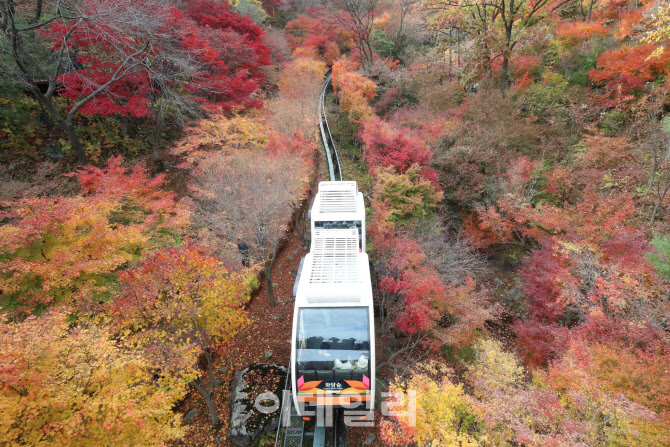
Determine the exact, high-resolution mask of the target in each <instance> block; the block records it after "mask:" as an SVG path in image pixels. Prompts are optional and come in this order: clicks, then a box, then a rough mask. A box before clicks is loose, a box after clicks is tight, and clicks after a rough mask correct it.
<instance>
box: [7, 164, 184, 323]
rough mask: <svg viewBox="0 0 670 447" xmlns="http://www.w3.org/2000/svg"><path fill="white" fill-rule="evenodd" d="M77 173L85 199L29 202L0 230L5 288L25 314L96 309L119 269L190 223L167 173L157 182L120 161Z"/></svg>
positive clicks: (24, 201) (22, 203)
mask: <svg viewBox="0 0 670 447" xmlns="http://www.w3.org/2000/svg"><path fill="white" fill-rule="evenodd" d="M72 175H73V176H74V177H75V178H76V179H77V180H78V182H79V185H80V188H81V194H80V195H77V196H72V197H59V196H56V197H46V198H39V197H30V198H25V199H22V200H21V201H19V202H18V203H17V204H16V206H15V207H14V208H13V211H14V213H15V220H13V221H11V222H10V223H8V224H7V225H4V226H2V227H0V235H1V236H0V256H2V259H3V267H2V273H1V275H0V285H1V287H2V289H3V293H5V294H8V296H10V297H13V298H12V300H13V301H15V304H14V306H19V307H24V310H25V309H28V310H31V309H33V308H34V307H36V306H37V307H44V306H48V305H51V304H54V303H57V302H63V301H70V300H74V301H75V302H76V304H77V306H81V307H82V308H87V307H89V306H94V307H95V306H96V305H97V304H96V303H98V301H99V300H101V299H102V300H104V299H105V297H107V296H109V293H110V286H111V285H112V284H113V282H114V275H113V272H114V271H115V270H117V269H119V268H121V267H123V266H125V265H127V264H128V263H130V262H131V261H133V260H135V259H137V258H139V257H141V256H142V254H143V252H144V251H145V250H151V249H154V248H156V247H158V246H160V245H162V244H164V243H166V242H168V241H170V240H174V231H175V230H178V229H179V228H181V227H182V226H183V225H184V224H185V221H186V215H185V214H184V212H183V210H182V209H181V208H180V206H179V205H178V203H177V202H176V201H175V196H174V194H173V193H171V192H166V191H164V190H163V189H162V186H163V184H164V181H165V175H159V176H157V177H154V178H151V177H150V176H149V175H148V172H147V170H146V167H145V166H144V165H143V164H138V165H135V167H134V168H133V169H132V170H128V169H126V168H125V167H124V166H123V163H122V159H121V158H120V157H117V158H112V159H110V160H109V161H108V163H107V166H106V167H105V168H104V169H100V168H96V167H92V166H89V167H87V168H85V169H82V170H80V171H78V172H76V173H74V174H72Z"/></svg>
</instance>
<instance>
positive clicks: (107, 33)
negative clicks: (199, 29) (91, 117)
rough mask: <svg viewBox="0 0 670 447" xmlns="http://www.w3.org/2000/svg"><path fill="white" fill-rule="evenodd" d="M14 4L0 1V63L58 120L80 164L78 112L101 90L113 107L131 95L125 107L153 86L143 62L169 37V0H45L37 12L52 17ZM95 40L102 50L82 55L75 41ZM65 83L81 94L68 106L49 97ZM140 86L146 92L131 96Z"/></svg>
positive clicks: (82, 158) (85, 43)
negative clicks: (33, 15) (34, 15)
mask: <svg viewBox="0 0 670 447" xmlns="http://www.w3.org/2000/svg"><path fill="white" fill-rule="evenodd" d="M17 6H18V5H16V4H15V2H14V0H6V1H2V2H0V29H1V30H2V32H3V34H4V35H5V36H6V38H5V39H3V40H2V42H1V43H0V45H1V48H2V52H3V53H4V54H7V55H10V58H8V59H5V58H3V59H1V62H0V70H1V72H2V73H3V74H4V75H5V76H8V77H10V78H11V79H13V80H14V82H16V83H18V84H19V85H21V86H22V87H23V88H25V89H27V90H28V91H30V93H31V94H32V96H33V97H34V98H35V99H36V100H37V101H38V102H39V103H40V105H41V107H42V108H43V109H44V110H45V111H46V112H47V113H48V114H49V116H50V117H51V118H52V119H53V120H54V121H55V122H56V123H57V124H58V125H59V126H60V127H62V129H63V130H64V131H65V133H66V134H67V136H68V139H69V141H70V145H71V146H72V149H73V150H74V152H75V154H76V155H77V161H78V162H79V164H80V165H84V164H86V163H87V161H88V159H87V156H86V151H85V149H84V147H83V145H82V143H81V140H80V138H79V135H78V134H77V131H76V129H75V123H74V120H75V117H76V115H77V113H78V112H80V111H81V109H82V108H85V107H87V106H88V107H91V101H94V100H96V99H97V98H101V97H104V98H107V99H109V100H110V102H109V104H116V105H117V107H119V104H120V103H121V102H122V101H119V102H116V101H114V99H116V100H118V99H119V98H120V97H124V98H125V99H126V101H130V103H129V104H125V105H124V106H123V107H127V108H128V109H132V108H133V107H134V106H136V105H140V106H141V105H142V102H145V101H147V99H146V97H145V95H143V94H142V93H146V92H147V89H151V85H150V84H149V83H148V82H143V81H144V79H145V78H147V72H146V70H145V68H146V66H147V64H148V61H149V57H150V55H151V54H152V52H154V51H155V48H160V47H161V45H160V41H161V40H162V39H163V38H167V34H166V32H165V31H166V30H165V28H164V26H165V19H166V18H167V17H168V16H169V14H168V9H169V7H168V6H167V5H160V4H158V3H154V2H151V1H144V2H141V3H137V2H130V1H123V2H120V3H116V4H115V5H114V6H113V7H111V6H110V5H109V4H107V3H105V2H99V1H88V2H53V3H52V2H49V3H47V4H45V5H44V7H45V9H44V10H43V11H42V15H43V16H44V17H49V18H48V19H46V20H41V21H38V22H35V23H30V20H29V19H27V18H25V17H23V16H22V15H21V13H19V11H21V10H22V9H20V8H18V7H17ZM46 7H48V8H49V9H48V11H47V10H46ZM154 45H155V46H154ZM49 46H51V48H49ZM92 46H95V47H96V50H98V51H100V53H98V54H93V53H90V52H89V53H82V54H79V48H80V47H83V48H85V49H87V48H90V47H92ZM48 49H50V50H51V51H47V50H48ZM103 54H104V55H103ZM164 58H165V59H167V60H166V62H168V61H169V59H170V57H169V56H168V55H164ZM38 81H39V82H46V83H47V85H48V87H47V89H46V91H43V90H40V87H39V85H38ZM63 86H64V88H65V90H68V89H72V88H74V89H75V90H76V91H78V93H79V94H78V95H74V96H72V97H71V99H72V102H71V103H70V105H69V107H68V108H67V110H66V111H61V110H59V109H58V107H57V106H56V104H55V103H54V96H55V95H56V93H57V92H58V91H59V90H62V89H63ZM137 87H139V88H140V89H143V91H141V92H135V91H133V92H132V93H133V94H132V95H129V93H130V91H132V89H133V88H137ZM103 92H107V95H102V93H103ZM119 95H120V96H119ZM66 96H67V95H66ZM138 102H139V104H138ZM99 111H104V109H99Z"/></svg>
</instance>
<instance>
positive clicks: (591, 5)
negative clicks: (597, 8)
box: [586, 0, 593, 23]
mask: <svg viewBox="0 0 670 447" xmlns="http://www.w3.org/2000/svg"><path fill="white" fill-rule="evenodd" d="M592 12H593V0H589V16H588V17H587V18H586V23H591V13H592Z"/></svg>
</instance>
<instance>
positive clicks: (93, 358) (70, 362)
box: [0, 311, 185, 447]
mask: <svg viewBox="0 0 670 447" xmlns="http://www.w3.org/2000/svg"><path fill="white" fill-rule="evenodd" d="M0 345H1V346H2V352H0V364H2V365H3V367H2V368H0V384H2V386H1V387H0V444H1V445H29V446H49V447H58V446H64V447H65V446H67V447H76V446H82V447H83V446H93V445H96V446H102V445H133V446H158V445H164V444H165V443H167V442H168V441H171V440H175V439H178V438H180V437H181V436H182V430H181V427H180V421H179V417H178V416H177V415H175V414H174V413H173V412H172V407H173V405H174V404H175V403H176V402H177V401H178V400H179V399H181V398H182V397H183V396H184V394H185V389H184V387H183V386H182V387H175V386H166V384H165V383H162V382H161V381H160V380H159V381H154V380H152V377H151V372H150V371H148V370H147V365H146V362H145V360H144V359H143V358H142V357H141V356H140V355H138V354H137V353H130V352H125V351H123V350H121V349H120V348H118V347H117V346H116V345H115V343H114V342H113V341H112V340H111V339H110V338H109V334H108V333H107V331H106V330H105V329H104V328H101V327H98V326H94V325H91V326H78V327H75V328H73V329H70V328H69V323H68V322H67V321H66V314H65V312H63V311H56V312H53V313H50V314H47V315H45V316H44V317H42V318H37V317H34V316H33V317H29V318H28V319H27V320H25V321H24V322H22V323H9V322H6V321H0Z"/></svg>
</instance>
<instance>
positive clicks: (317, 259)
mask: <svg viewBox="0 0 670 447" xmlns="http://www.w3.org/2000/svg"><path fill="white" fill-rule="evenodd" d="M311 253H312V271H311V273H310V277H309V283H310V284H336V283H357V282H358V281H359V279H358V255H359V249H358V231H357V230H355V229H347V230H314V234H313V235H312V247H311Z"/></svg>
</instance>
